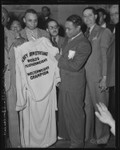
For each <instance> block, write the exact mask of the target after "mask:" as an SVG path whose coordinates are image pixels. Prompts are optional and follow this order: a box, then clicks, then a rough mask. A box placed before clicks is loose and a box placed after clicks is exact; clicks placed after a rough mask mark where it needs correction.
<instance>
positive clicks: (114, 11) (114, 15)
mask: <svg viewBox="0 0 120 150" xmlns="http://www.w3.org/2000/svg"><path fill="white" fill-rule="evenodd" d="M110 18H111V21H112V22H113V23H114V24H117V23H118V22H119V8H118V5H112V6H111V8H110Z"/></svg>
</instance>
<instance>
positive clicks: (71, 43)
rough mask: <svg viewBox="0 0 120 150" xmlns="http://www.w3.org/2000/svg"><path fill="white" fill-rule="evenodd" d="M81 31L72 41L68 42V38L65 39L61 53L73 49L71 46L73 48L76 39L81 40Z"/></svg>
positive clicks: (76, 41)
mask: <svg viewBox="0 0 120 150" xmlns="http://www.w3.org/2000/svg"><path fill="white" fill-rule="evenodd" d="M83 36H84V35H83V33H82V34H80V35H79V36H78V37H76V38H75V39H73V40H72V41H70V42H68V39H67V40H65V44H64V47H63V49H64V51H63V54H64V53H66V52H68V51H69V50H74V49H72V48H74V46H75V45H77V44H78V41H81V38H82V37H83Z"/></svg>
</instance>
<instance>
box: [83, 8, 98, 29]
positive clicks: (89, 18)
mask: <svg viewBox="0 0 120 150" xmlns="http://www.w3.org/2000/svg"><path fill="white" fill-rule="evenodd" d="M96 19H97V15H95V14H94V13H93V11H92V10H91V9H86V10H85V11H84V12H83V21H84V23H85V24H86V25H87V27H92V26H93V25H94V24H95V21H96Z"/></svg>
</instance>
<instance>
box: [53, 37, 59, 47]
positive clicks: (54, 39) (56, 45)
mask: <svg viewBox="0 0 120 150" xmlns="http://www.w3.org/2000/svg"><path fill="white" fill-rule="evenodd" d="M52 43H53V46H55V47H58V44H57V42H56V38H55V37H54V38H53V39H52Z"/></svg>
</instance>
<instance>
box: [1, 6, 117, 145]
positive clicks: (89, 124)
mask: <svg viewBox="0 0 120 150" xmlns="http://www.w3.org/2000/svg"><path fill="white" fill-rule="evenodd" d="M4 15H6V16H4ZM110 16H111V21H112V22H113V24H114V25H115V26H114V29H113V33H112V32H111V31H110V30H109V29H108V28H105V27H100V25H97V24H96V19H97V17H98V16H97V12H96V10H95V9H94V8H93V7H86V8H85V9H84V10H83V12H82V17H83V18H81V17H80V16H78V15H71V16H69V17H68V18H67V19H66V22H65V32H66V37H65V38H64V37H61V36H59V24H58V22H57V21H56V20H54V19H49V20H48V21H47V22H46V31H45V30H42V29H39V28H37V14H36V12H35V11H34V10H27V11H26V12H25V16H24V18H23V21H24V23H25V24H26V27H25V28H24V29H23V30H22V31H21V33H20V34H21V37H19V39H17V40H16V41H15V42H14V45H13V47H17V46H18V45H21V44H22V43H24V42H26V41H31V40H35V39H38V38H41V37H46V38H48V39H50V41H51V43H52V45H53V46H54V47H57V48H58V49H59V54H57V55H56V56H55V58H56V59H57V61H58V68H59V69H60V78H61V82H60V83H59V85H58V89H59V90H58V116H57V117H58V122H57V125H58V126H57V127H58V136H59V137H60V138H61V139H69V140H70V148H83V147H84V144H85V142H92V143H96V144H98V145H101V144H102V145H103V144H107V143H108V141H109V138H110V133H109V126H108V125H106V124H103V123H102V122H101V121H100V120H99V119H98V118H97V117H95V115H94V112H95V111H97V110H98V108H97V106H96V104H97V103H99V102H102V103H104V104H105V105H106V106H108V105H110V106H111V103H112V102H113V104H112V109H110V111H111V112H112V110H113V105H114V106H115V98H114V100H113V99H111V101H109V95H110V93H112V95H113V97H115V95H114V93H115V33H116V32H117V31H116V30H118V23H119V17H118V16H119V14H118V5H112V6H111V7H110ZM2 17H3V18H2V19H3V20H2V21H3V26H4V29H5V35H8V31H7V29H6V28H5V26H6V23H7V21H8V20H9V17H8V14H7V11H6V10H5V9H3V14H2ZM5 21H6V22H5ZM83 21H84V23H85V24H86V26H87V30H86V32H85V34H83V32H82V30H81V27H82V25H83ZM116 27H117V28H116ZM8 38H9V37H8ZM8 47H9V46H8V45H7V48H8ZM7 48H6V46H5V51H6V49H7ZM12 51H13V50H12ZM13 52H14V51H13ZM8 53H9V52H8ZM8 53H6V55H7V54H8ZM13 58H14V57H13V55H12V57H11V59H13ZM13 60H14V59H13ZM12 64H14V65H12V66H10V67H11V68H7V69H8V70H7V71H10V69H11V72H12V74H11V79H12V81H10V82H13V84H11V85H13V86H10V87H9V89H8V87H7V86H6V87H7V89H6V91H7V98H8V101H7V103H8V106H7V107H8V108H7V109H8V118H9V121H8V123H9V137H10V143H11V146H12V147H18V146H21V145H20V139H19V125H18V124H19V121H18V114H17V112H16V111H15V107H16V95H13V94H16V91H15V81H14V80H15V70H14V66H15V62H13V63H12ZM12 69H13V71H12ZM13 72H14V73H13ZM7 78H8V76H7ZM6 84H7V82H6ZM110 91H112V92H110ZM109 92H110V93H109ZM110 98H111V96H110ZM12 102H13V103H14V105H12ZM114 109H115V107H114ZM113 112H115V110H114V111H113ZM13 115H15V116H14V117H13ZM12 117H13V118H14V119H12ZM13 126H14V127H15V128H14V127H13ZM16 137H17V138H16ZM15 141H16V142H15Z"/></svg>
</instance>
